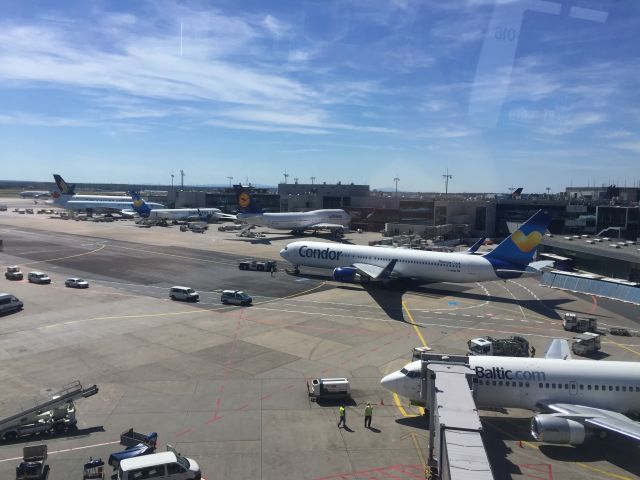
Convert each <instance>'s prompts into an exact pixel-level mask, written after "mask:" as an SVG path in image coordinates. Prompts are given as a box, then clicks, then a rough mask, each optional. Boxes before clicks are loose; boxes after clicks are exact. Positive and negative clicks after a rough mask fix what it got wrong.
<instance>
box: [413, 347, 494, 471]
mask: <svg viewBox="0 0 640 480" xmlns="http://www.w3.org/2000/svg"><path fill="white" fill-rule="evenodd" d="M421 360H422V392H421V393H422V399H423V400H425V401H426V404H427V405H428V406H430V415H429V459H428V467H429V470H430V472H431V477H430V478H433V479H442V480H492V479H493V478H494V477H493V472H492V471H491V465H490V463H489V459H488V457H487V452H486V450H485V448H484V443H483V441H482V435H481V434H482V424H481V423H480V418H479V416H478V411H477V409H476V404H475V400H474V397H473V391H472V388H471V381H472V379H473V377H474V375H475V372H474V371H473V370H472V369H471V368H469V359H468V357H466V356H461V355H442V354H432V353H426V352H425V353H423V354H422V358H421Z"/></svg>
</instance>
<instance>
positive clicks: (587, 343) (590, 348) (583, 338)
mask: <svg viewBox="0 0 640 480" xmlns="http://www.w3.org/2000/svg"><path fill="white" fill-rule="evenodd" d="M599 350H600V335H598V334H597V333H591V332H585V333H581V334H579V335H576V336H575V337H573V339H572V341H571V351H572V352H573V353H575V354H576V355H581V356H586V355H593V354H594V353H596V352H597V351H599Z"/></svg>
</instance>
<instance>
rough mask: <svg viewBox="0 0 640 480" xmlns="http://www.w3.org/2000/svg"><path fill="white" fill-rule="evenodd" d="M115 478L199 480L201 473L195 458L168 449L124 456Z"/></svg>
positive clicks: (124, 479)
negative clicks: (128, 456)
mask: <svg viewBox="0 0 640 480" xmlns="http://www.w3.org/2000/svg"><path fill="white" fill-rule="evenodd" d="M167 448H168V447H167ZM116 478H117V479H118V480H142V479H149V480H152V479H162V480H200V479H201V478H202V474H201V472H200V466H199V465H198V464H197V463H196V461H195V460H192V459H191V458H187V457H183V456H182V455H179V454H178V455H176V453H174V451H169V452H162V453H152V454H151V455H142V456H140V457H134V458H125V459H124V460H122V461H121V462H120V466H119V467H118V476H117V477H116Z"/></svg>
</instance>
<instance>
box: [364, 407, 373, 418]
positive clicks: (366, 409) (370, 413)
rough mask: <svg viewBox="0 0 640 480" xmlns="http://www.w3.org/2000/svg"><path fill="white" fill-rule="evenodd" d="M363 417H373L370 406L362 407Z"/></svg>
mask: <svg viewBox="0 0 640 480" xmlns="http://www.w3.org/2000/svg"><path fill="white" fill-rule="evenodd" d="M364 415H365V416H366V417H370V416H371V415H373V407H372V406H371V405H367V406H366V407H364Z"/></svg>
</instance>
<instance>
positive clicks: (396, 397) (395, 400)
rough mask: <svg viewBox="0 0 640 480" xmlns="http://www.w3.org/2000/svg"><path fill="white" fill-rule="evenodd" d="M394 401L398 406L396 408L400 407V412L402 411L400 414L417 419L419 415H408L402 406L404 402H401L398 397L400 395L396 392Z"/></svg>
mask: <svg viewBox="0 0 640 480" xmlns="http://www.w3.org/2000/svg"><path fill="white" fill-rule="evenodd" d="M393 401H394V403H395V404H396V407H398V410H400V413H401V414H402V416H403V417H416V416H417V415H412V414H410V413H407V411H406V410H405V409H404V407H403V406H402V402H401V401H400V397H399V396H398V394H397V393H396V392H393Z"/></svg>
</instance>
